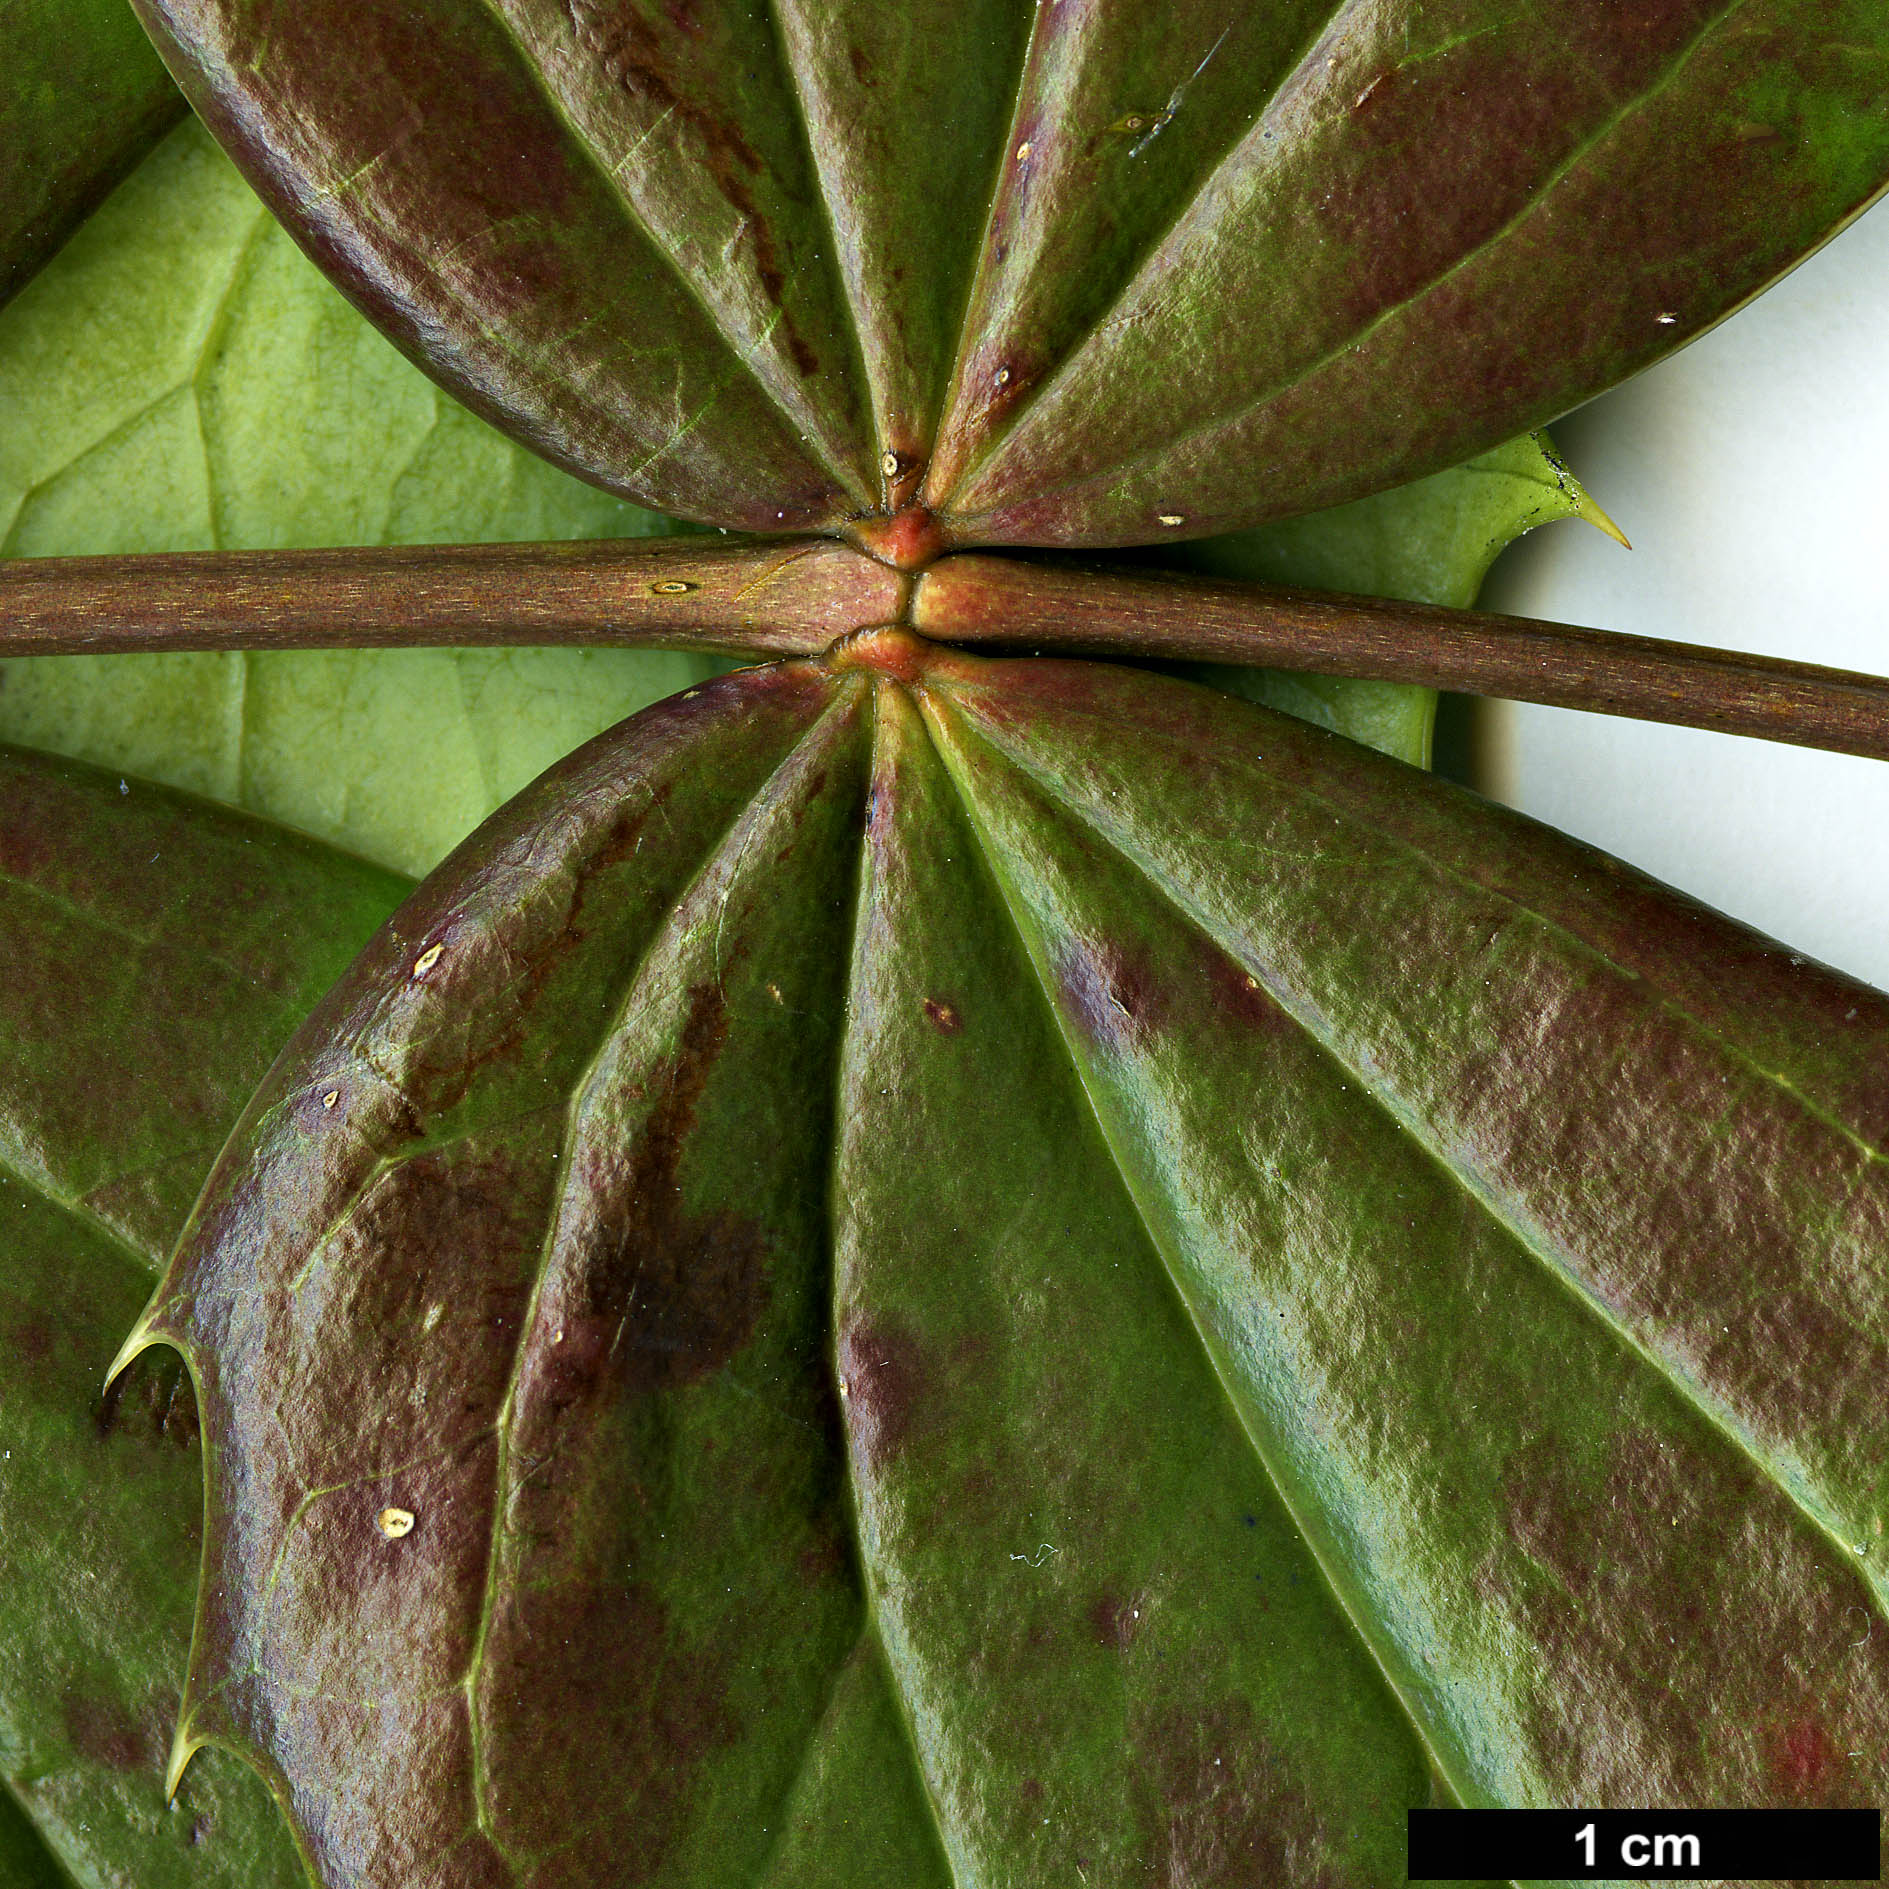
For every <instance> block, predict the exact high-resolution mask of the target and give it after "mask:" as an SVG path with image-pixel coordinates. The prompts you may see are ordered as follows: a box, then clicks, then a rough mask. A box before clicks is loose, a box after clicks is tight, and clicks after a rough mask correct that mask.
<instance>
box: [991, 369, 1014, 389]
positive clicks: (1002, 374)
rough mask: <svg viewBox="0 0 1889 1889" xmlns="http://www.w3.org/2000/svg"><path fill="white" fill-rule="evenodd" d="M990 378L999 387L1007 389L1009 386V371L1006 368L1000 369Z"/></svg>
mask: <svg viewBox="0 0 1889 1889" xmlns="http://www.w3.org/2000/svg"><path fill="white" fill-rule="evenodd" d="M991 378H992V379H993V380H995V381H996V383H997V385H998V386H999V387H1008V386H1009V385H1010V370H1009V368H1007V367H1000V368H999V369H998V370H997V372H996V373H995V374H994V375H993V376H992V377H991Z"/></svg>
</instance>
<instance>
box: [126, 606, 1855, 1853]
mask: <svg viewBox="0 0 1889 1889" xmlns="http://www.w3.org/2000/svg"><path fill="white" fill-rule="evenodd" d="M1886 1032H1889V999H1885V998H1883V997H1881V996H1879V995H1877V994H1875V993H1872V992H1870V991H1867V990H1865V989H1863V988H1862V987H1860V986H1857V985H1855V984H1852V983H1849V982H1848V981H1846V980H1843V979H1841V978H1839V977H1836V976H1835V975H1833V974H1829V973H1824V972H1820V971H1818V970H1815V969H1814V968H1811V967H1807V966H1805V965H1803V964H1802V963H1801V962H1798V961H1796V960H1793V959H1791V958H1790V957H1788V956H1787V955H1786V954H1784V953H1783V952H1782V951H1781V950H1779V949H1777V948H1774V947H1771V946H1769V945H1767V944H1766V943H1764V941H1762V940H1758V939H1756V938H1754V937H1752V936H1751V935H1750V934H1747V933H1744V932H1741V931H1739V930H1738V929H1736V928H1735V927H1733V926H1731V925H1729V924H1728V923H1727V922H1725V921H1723V920H1720V919H1718V918H1716V917H1715V916H1713V915H1711V914H1709V913H1706V912H1704V911H1702V910H1700V909H1698V908H1695V907H1692V906H1690V905H1688V904H1686V903H1685V902H1683V901H1681V900H1679V899H1678V898H1676V897H1675V896H1674V895H1671V894H1669V893H1666V892H1664V891H1662V890H1661V889H1659V888H1657V887H1654V886H1652V885H1651V884H1650V883H1648V882H1646V881H1643V880H1641V879H1639V878H1637V877H1636V876H1634V875H1633V874H1631V873H1630V872H1628V871H1627V870H1626V869H1625V868H1622V867H1620V866H1618V865H1616V864H1615V863H1613V862H1611V861H1608V860H1606V859H1604V858H1602V857H1600V856H1598V855H1596V854H1594V853H1592V852H1590V851H1587V850H1586V849H1584V848H1582V847H1579V846H1578V845H1576V844H1574V843H1572V842H1570V841H1567V840H1564V839H1562V838H1560V837H1558V836H1556V835H1554V834H1552V833H1550V832H1547V831H1546V830H1544V829H1541V828H1539V827H1536V826H1534V825H1532V824H1531V823H1529V822H1527V821H1526V820H1523V819H1521V818H1519V817H1517V816H1514V815H1511V814H1508V813H1505V812H1503V811H1501V810H1499V809H1496V808H1493V807H1490V806H1488V805H1486V804H1485V803H1482V802H1479V801H1477V800H1475V799H1474V798H1473V797H1470V796H1466V795H1463V794H1462V793H1460V792H1459V791H1457V790H1455V789H1452V788H1450V787H1448V786H1447V785H1445V784H1443V783H1440V782H1437V781H1434V780H1431V779H1429V778H1428V777H1425V776H1422V775H1420V774H1417V773H1415V772H1413V771H1411V770H1409V769H1406V768H1403V767H1400V766H1398V765H1397V764H1394V763H1392V762H1389V761H1386V760H1384V759H1382V758H1381V757H1379V756H1376V755H1373V754H1370V753H1368V752H1367V751H1364V750H1361V749H1358V748H1355V747H1353V746H1351V745H1350V744H1348V743H1344V742H1341V741H1337V740H1334V739H1333V738H1331V737H1329V736H1327V735H1325V734H1323V733H1321V732H1319V731H1317V730H1313V729H1310V728H1307V727H1305V726H1304V725H1302V724H1299V723H1296V722H1293V721H1291V720H1289V719H1287V718H1283V717H1279V716H1275V715H1272V714H1270V713H1268V712H1267V711H1265V710H1263V709H1261V708H1258V707H1255V706H1252V705H1249V704H1246V703H1243V702H1238V701H1234V700H1232V699H1230V698H1227V697H1225V696H1220V695H1216V694H1213V693H1211V692H1209V691H1205V690H1201V689H1198V688H1195V687H1192V686H1190V685H1187V684H1184V683H1179V682H1173V681H1167V680H1164V679H1161V678H1157V677H1151V676H1149V675H1146V674H1143V673H1136V672H1129V671H1123V670H1116V669H1111V668H1106V667H1101V666H1085V665H1072V664H1059V663H1048V662H1040V663H1030V662H1009V663H980V662H975V661H972V660H970V659H968V658H961V657H953V656H950V655H947V654H943V653H940V652H937V651H935V650H932V651H929V652H928V651H927V650H926V649H925V647H924V646H923V645H920V644H918V643H916V642H915V641H913V640H911V639H908V638H905V637H904V636H902V635H900V634H899V633H896V632H894V633H888V634H885V635H882V636H880V637H878V638H876V639H875V638H868V639H865V640H864V641H862V642H860V643H857V644H855V645H854V646H853V647H852V649H851V651H850V653H849V654H848V655H846V656H844V657H841V658H837V659H835V660H834V662H833V663H832V664H830V665H815V664H790V665H783V666H778V667H775V668H770V669H762V670H751V671H745V672H742V673H740V674H738V675H735V676H731V677H727V678H724V679H722V680H720V681H717V682H714V683H711V684H709V685H707V686H706V687H704V688H702V689H700V690H698V691H694V692H692V693H691V694H690V695H689V696H687V697H684V698H680V699H678V700H675V701H672V702H669V703H666V704H663V705H661V706H660V707H658V708H656V709H652V710H650V711H648V712H646V713H645V714H644V715H642V716H640V717H639V718H637V719H636V720H635V721H633V722H631V723H629V724H627V725H626V726H625V727H624V728H623V729H621V730H619V731H616V732H615V733H613V734H611V735H608V736H605V737H603V738H602V739H600V740H599V741H597V742H595V743H593V744H591V745H590V746H589V747H588V748H586V749H585V750H583V751H581V752H580V753H579V754H577V755H576V756H574V757H572V758H571V759H570V760H569V761H568V762H566V763H564V764H562V765H561V766H560V767H559V768H558V769H555V770H553V772H552V773H551V774H549V775H547V776H546V777H545V778H544V780H542V781H541V782H539V783H538V784H537V785H536V786H534V787H533V788H532V789H531V790H529V791H528V792H527V793H526V794H525V795H523V796H521V797H520V798H519V800H517V801H516V802H514V803H513V804H512V805H511V806H510V807H508V808H507V809H506V810H504V811H503V812H502V813H501V814H500V815H499V816H497V817H496V818H495V819H494V820H493V821H492V822H491V823H490V824H489V825H488V826H487V827H486V828H485V829H484V830H483V831H482V832H481V833H480V834H479V835H477V836H475V838H474V839H473V840H472V841H470V842H468V844H467V845H466V847H465V848H463V849H462V850H461V851H460V852H459V853H458V854H456V855H455V856H454V857H453V858H452V859H451V860H449V861H448V862H447V863H446V864H445V865H444V866H443V867H442V868H441V869H440V871H439V872H438V873H437V874H436V875H434V877H433V878H432V879H431V880H429V881H428V882H427V884H426V885H424V886H423V887H422V888H421V889H420V890H419V892H417V893H416V894H415V895H414V897H413V898H412V899H411V900H410V901H409V902H408V904H407V905H406V906H404V907H403V908H402V910H401V911H400V912H399V913H398V914H396V916H395V917H394V919H393V920H391V921H390V923H389V925H388V926H387V928H386V929H385V930H383V931H382V933H381V934H380V935H379V936H378V937H377V939H376V940H375V942H374V943H373V945H372V946H370V948H369V949H368V951H367V952H366V953H365V954H364V956H363V957H362V959H361V960H360V961H359V963H358V964H357V965H356V966H355V967H354V969H353V970H352V971H351V972H350V973H349V974H348V976H347V977H346V978H344V979H343V981H342V982H341V983H340V984H339V985H338V986H337V987H336V989H335V991H334V992H333V993H332V994H331V996H330V997H329V998H328V999H327V1000H326V1001H325V1002H324V1003H323V1005H322V1006H321V1007H320V1008H319V1009H318V1010H317V1011H316V1013H315V1014H314V1016H313V1017H312V1018H311V1019H310V1021H309V1023H308V1024H307V1026H306V1027H305V1028H304V1029H303V1031H302V1032H301V1033H300V1035H299V1036H298V1037H297V1039H296V1041H295V1043H294V1045H293V1046H292V1048H291V1050H290V1051H289V1052H288V1053H287V1054H286V1055H285V1056H284V1058H283V1059H282V1061H281V1062H279V1063H278V1065H277V1066H276V1068H275V1070H274V1071H273V1072H272V1073H271V1075H270V1077H269V1079H268V1080H267V1082H266V1083H265V1084H264V1085H263V1087H262V1088H261V1089H260V1090H259V1092H258V1094H257V1096H256V1098H255V1099H254V1100H253V1102H252V1104H251V1106H250V1108H249V1110H248V1111H247V1113H246V1115H245V1118H244V1121H243V1124H242V1126H241V1128H240V1129H239V1131H238V1133H237V1135H236V1137H235V1138H234V1140H233V1141H232V1144H231V1148H230V1151H229V1153H228V1155H227V1156H226V1158H225V1159H224V1161H223V1162H222V1163H221V1164H220V1165H219V1168H218V1170H217V1173H216V1175H215V1176H214V1177H213V1180H212V1182H211V1184H210V1187H209V1188H208V1190H207V1192H206V1194H205V1196H204V1200H203V1202H202V1204H201V1207H200V1210H199V1214H198V1217H197V1219H196V1222H195V1224H194V1227H193V1229H192V1232H191V1233H190V1235H189V1236H188V1238H187V1239H186V1242H185V1244H184V1246H183V1247H182V1249H181V1250H180V1253H179V1256H178V1259H177V1261H176V1263H175V1265H174V1266H173V1268H172V1270H171V1272H170V1274H169V1275H168V1277H167V1279H166V1282H165V1284H164V1286H163V1287H162V1288H161V1290H160V1292H159V1294H158V1296H157V1298H156V1299H155V1300H154V1302H153V1306H152V1309H151V1313H150V1315H149V1317H148V1319H147V1320H146V1322H145V1323H144V1324H143V1325H142V1326H141V1327H140V1329H139V1332H138V1333H137V1334H136V1336H135V1338H134V1341H133V1347H134V1348H135V1346H136V1345H138V1344H144V1343H150V1342H158V1341H162V1340H165V1339H169V1340H172V1341H175V1342H177V1343H179V1344H181V1345H182V1346H184V1347H185V1348H186V1349H187V1350H188V1352H189V1354H190V1355H191V1357H192V1360H193V1363H194V1367H195V1369H196V1372H197V1374H198V1377H199V1381H200V1384H201V1386H202V1390H203V1394H204V1398H205V1410H206V1421H207V1425H208V1428H209V1431H210V1434H211V1435H212V1437H213V1438H214V1439H215V1444H216V1447H215V1449H214V1452H213V1455H212V1476H211V1484H210V1528H209V1537H208V1544H207V1560H206V1579H205V1582H204V1586H203V1591H202V1601H201V1614H200V1620H199V1630H198V1640H197V1645H196V1649H195V1653H194V1658H193V1667H192V1672H191V1676H190V1681H189V1686H188V1689H187V1700H186V1706H185V1714H184V1720H183V1732H182V1739H181V1743H180V1754H181V1753H182V1752H183V1751H187V1750H188V1749H189V1748H191V1747H192V1746H194V1745H195V1744H197V1743H200V1742H206V1741H207V1742H212V1743H225V1744H228V1745H231V1746H233V1747H235V1748H237V1749H239V1750H243V1751H246V1752H248V1753H250V1754H251V1755H252V1756H253V1757H254V1758H255V1759H256V1760H257V1762H259V1763H260V1764H261V1765H262V1766H263V1767H264V1768H265V1770H266V1771H267V1772H268V1774H269V1775H270V1776H271V1777H272V1778H273V1779H274V1780H275V1781H276V1783H277V1786H278V1788H279V1789H280V1791H281V1792H282V1794H283V1796H284V1798H285V1801H287V1802H288V1803H289V1804H290V1805H291V1807H292V1813H293V1815H294V1818H295V1820H296V1822H297V1824H298V1827H299V1828H300V1829H301V1831H302V1832H303V1833H304V1836H305V1839H306V1841H307V1842H308V1844H309V1846H310V1848H311V1850H312V1852H313V1853H314V1855H315V1856H316V1857H317V1858H318V1859H319V1863H320V1867H321V1870H322V1872H323V1874H324V1877H325V1879H326V1880H328V1881H330V1882H333V1883H337V1884H339V1883H381V1882H393V1881H398V1882H401V1883H403V1884H411V1885H420V1884H439V1885H442V1886H443V1885H447V1884H451V1885H453V1886H454V1889H465V1886H468V1885H470V1886H475V1889H476V1886H477V1885H483V1884H487V1883H492V1884H510V1883H519V1884H524V1883H530V1884H545V1885H549V1884H552V1883H558V1884H589V1883H597V1884H606V1883H608V1884H615V1883H627V1882H655V1883H668V1884H691V1885H694V1884H731V1885H732V1884H744V1885H745V1884H750V1883H756V1882H763V1883H769V1884H775V1883H778V1884H782V1885H785V1884H786V1883H789V1882H794V1883H800V1882H820V1883H832V1884H834V1885H839V1884H860V1885H864V1884H867V1883H875V1884H880V1883H885V1882H887V1881H893V1880H897V1881H900V1882H911V1883H928V1884H936V1885H938V1886H939V1889H946V1885H948V1884H950V1883H951V1882H953V1881H956V1882H961V1883H968V1882H973V1881H975V1882H978V1883H986V1884H1004V1885H1017V1886H1018V1889H1021V1886H1022V1885H1037V1884H1041V1883H1046V1882H1051V1881H1063V1880H1069V1879H1071V1878H1075V1879H1078V1880H1080V1879H1081V1878H1082V1877H1083V1876H1085V1875H1086V1876H1087V1878H1088V1879H1089V1880H1090V1881H1093V1882H1097V1883H1103V1882H1107V1883H1118V1882H1120V1883H1126V1882H1133V1881H1139V1880H1144V1879H1152V1880H1155V1881H1164V1882H1187V1883H1190V1884H1196V1885H1201V1889H1206V1886H1208V1885H1219V1886H1221V1889H1236V1886H1238V1889H1245V1886H1247V1885H1250V1884H1252V1883H1255V1882H1271V1881H1292V1882H1314V1881H1316V1882H1322V1883H1329V1884H1333V1885H1338V1884H1353V1883H1355V1884H1360V1885H1373V1886H1375V1885H1381V1884H1382V1883H1384V1882H1387V1881H1391V1880H1394V1879H1396V1877H1397V1876H1398V1875H1399V1874H1400V1873H1401V1867H1402V1862H1401V1859H1402V1843H1403V1812H1404V1809H1405V1807H1406V1806H1408V1805H1411V1804H1421V1803H1424V1802H1426V1801H1430V1799H1431V1797H1432V1794H1433V1793H1441V1794H1442V1796H1443V1797H1444V1798H1445V1799H1447V1798H1449V1797H1451V1796H1454V1797H1456V1798H1458V1799H1460V1800H1461V1801H1464V1802H1468V1803H1472V1804H1476V1803H1497V1802H1506V1803H1524V1804H1525V1803H1551V1802H1580V1803H1596V1804H1600V1803H1610V1802H1611V1803H1619V1804H1645V1803H1654V1804H1659V1803H1667V1804H1674V1803H1681V1804H1683V1803H1698V1802H1738V1803H1747V1804H1764V1803H1776V1804H1817V1803H1829V1804H1846V1803H1863V1804H1867V1803H1871V1802H1876V1801H1880V1799H1881V1797H1882V1794H1883V1791H1884V1789H1885V1786H1889V1774H1886V1772H1885V1763H1886V1760H1885V1756H1884V1754H1885V1750H1886V1749H1889V1741H1886V1740H1885V1736H1884V1734H1885V1729H1886V1728H1889V1634H1884V1633H1883V1632H1882V1631H1880V1630H1879V1629H1880V1625H1881V1623H1880V1621H1879V1620H1878V1616H1879V1615H1880V1614H1881V1612H1882V1609H1883V1603H1884V1586H1885V1583H1884V1576H1883V1572H1882V1566H1881V1563H1882V1558H1883V1555H1884V1552H1885V1550H1884V1546H1883V1542H1884V1537H1883V1532H1882V1531H1883V1524H1884V1519H1885V1512H1886V1509H1889V1471H1886V1470H1885V1467H1884V1465H1885V1463H1889V1450H1886V1449H1885V1441H1886V1439H1885V1437H1884V1434H1883V1431H1884V1426H1885V1421H1886V1419H1885V1415H1884V1406H1883V1403H1882V1399H1881V1396H1880V1386H1881V1382H1882V1378H1883V1371H1884V1366H1885V1362H1886V1361H1889V1360H1886V1359H1885V1342H1886V1340H1889V1299H1886V1296H1885V1286H1886V1283H1889V1282H1886V1281H1885V1278H1884V1254H1885V1251H1886V1250H1889V1247H1886V1244H1885V1240H1884V1221H1885V1209H1886V1207H1889V1196H1886V1194H1885V1183H1884V1180H1883V1174H1884V1171H1885V1168H1884V1160H1883V1149H1884V1140H1885V1132H1886V1130H1889V1089H1886V1088H1885V1085H1884V1078H1883V1068H1884V1062H1883V1047H1884V1041H1885V1033H1886ZM813 1859H817V1865H816V1863H815V1862H814V1860H813Z"/></svg>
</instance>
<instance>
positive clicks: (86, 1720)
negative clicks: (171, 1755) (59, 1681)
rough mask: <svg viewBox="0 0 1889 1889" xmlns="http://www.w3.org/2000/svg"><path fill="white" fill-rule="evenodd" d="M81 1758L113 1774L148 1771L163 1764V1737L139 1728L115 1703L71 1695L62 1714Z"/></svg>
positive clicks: (147, 1727)
mask: <svg viewBox="0 0 1889 1889" xmlns="http://www.w3.org/2000/svg"><path fill="white" fill-rule="evenodd" d="M61 1716H62V1717H63V1719H64V1721H65V1731H66V1738H67V1740H68V1742H69V1743H70V1744H71V1746H72V1749H73V1750H74V1751H76V1752H77V1753H78V1754H79V1756H80V1757H82V1758H87V1759H89V1760H90V1761H91V1762H92V1763H93V1764H102V1765H104V1766H105V1767H106V1768H107V1769H108V1770H112V1771H150V1770H155V1769H156V1768H157V1766H158V1765H159V1764H160V1763H161V1762H162V1758H161V1754H162V1752H163V1749H164V1746H163V1736H162V1733H161V1732H158V1733H156V1734H154V1732H153V1728H152V1727H150V1726H148V1725H141V1724H139V1723H138V1721H137V1720H136V1719H134V1718H133V1717H132V1716H131V1714H130V1713H129V1712H128V1711H126V1709H125V1708H124V1706H123V1705H121V1704H119V1703H118V1702H117V1701H116V1700H112V1699H100V1698H95V1697H93V1696H92V1695H91V1694H90V1693H79V1692H70V1693H68V1694H67V1695H66V1699H65V1705H64V1709H63V1712H62V1714H61Z"/></svg>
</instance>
